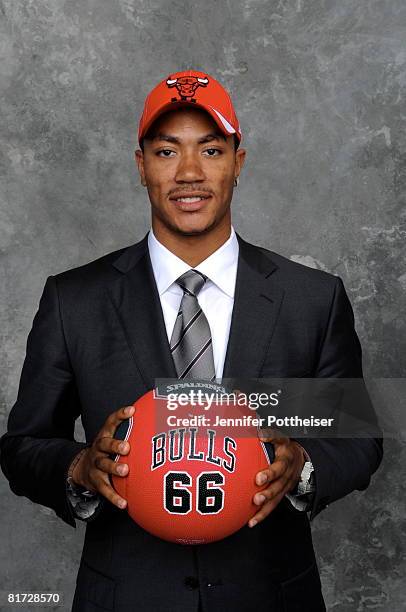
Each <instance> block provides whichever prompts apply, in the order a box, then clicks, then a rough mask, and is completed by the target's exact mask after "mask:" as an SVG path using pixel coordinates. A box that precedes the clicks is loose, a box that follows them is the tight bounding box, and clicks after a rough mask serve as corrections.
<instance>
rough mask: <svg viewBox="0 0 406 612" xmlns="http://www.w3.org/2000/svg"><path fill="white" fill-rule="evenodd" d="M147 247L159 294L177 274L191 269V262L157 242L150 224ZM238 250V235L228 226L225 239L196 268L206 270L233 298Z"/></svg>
mask: <svg viewBox="0 0 406 612" xmlns="http://www.w3.org/2000/svg"><path fill="white" fill-rule="evenodd" d="M148 249H149V255H150V258H151V263H152V269H153V272H154V277H155V282H156V284H157V288H158V293H159V295H160V296H161V295H162V294H163V293H165V291H167V290H168V289H169V287H170V286H171V285H172V284H173V283H174V282H175V281H176V279H177V278H179V276H181V275H182V274H184V273H185V272H187V270H190V266H189V264H187V263H186V262H185V261H183V260H182V259H180V258H179V257H177V256H176V255H175V254H174V253H172V251H170V250H169V249H167V248H166V247H165V246H164V245H163V244H162V243H161V242H159V240H158V239H157V238H156V236H155V235H154V232H153V230H152V228H151V229H150V231H149V234H148ZM238 252H239V247H238V240H237V236H236V233H235V231H234V228H233V227H232V226H231V233H230V236H229V238H228V239H227V240H226V242H225V243H224V244H222V245H221V247H219V248H218V249H217V251H214V253H212V254H211V255H210V256H209V257H207V259H205V260H204V261H202V262H201V263H200V264H199V265H198V266H196V267H195V270H199V272H202V274H205V275H206V276H207V277H208V278H209V279H210V281H211V282H213V283H214V284H215V285H217V287H218V288H219V289H221V291H223V292H224V293H226V294H227V295H228V296H229V297H231V298H233V297H234V291H235V281H236V277H237V264H238ZM179 289H180V287H179Z"/></svg>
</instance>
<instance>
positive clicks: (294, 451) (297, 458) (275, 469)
mask: <svg viewBox="0 0 406 612" xmlns="http://www.w3.org/2000/svg"><path fill="white" fill-rule="evenodd" d="M260 440H261V441H262V442H271V443H272V444H273V446H274V450H275V459H274V461H273V463H272V464H271V465H270V466H269V468H267V469H266V470H262V471H261V472H258V474H257V475H256V478H255V482H256V483H257V485H259V486H261V485H262V486H263V485H264V484H265V483H267V484H268V485H269V486H267V488H266V489H263V490H262V491H260V492H259V493H256V494H255V495H254V498H253V501H254V504H255V505H257V506H260V507H261V508H260V510H259V511H258V512H257V513H256V515H255V516H253V517H252V519H250V520H249V522H248V527H255V525H257V524H258V523H260V522H261V521H263V520H264V518H266V517H267V516H268V514H270V513H271V512H272V511H273V510H274V509H275V508H276V506H277V505H278V504H279V502H280V501H281V499H283V497H284V496H285V495H286V493H289V491H292V490H293V489H294V488H295V487H296V485H297V484H298V482H299V479H300V475H301V473H302V470H303V466H304V464H305V455H304V452H303V449H302V447H301V446H300V444H299V443H298V442H296V441H295V440H291V439H290V438H286V437H274V438H272V437H268V438H260Z"/></svg>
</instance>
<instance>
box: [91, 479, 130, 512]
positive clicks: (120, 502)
mask: <svg viewBox="0 0 406 612" xmlns="http://www.w3.org/2000/svg"><path fill="white" fill-rule="evenodd" d="M106 478H108V477H106ZM97 490H98V492H99V493H100V494H101V495H103V496H104V497H105V498H106V499H108V501H110V502H111V503H112V504H114V505H115V506H117V508H120V509H121V510H123V509H124V508H125V507H126V506H127V500H125V499H124V498H123V497H121V496H120V495H118V494H117V493H116V491H115V490H114V489H113V487H112V486H111V484H110V483H109V482H107V481H106V480H104V479H102V478H101V479H100V480H99V481H98V483H97Z"/></svg>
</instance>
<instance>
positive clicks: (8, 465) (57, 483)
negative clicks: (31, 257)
mask: <svg viewBox="0 0 406 612" xmlns="http://www.w3.org/2000/svg"><path fill="white" fill-rule="evenodd" d="M80 410H81V408H80V401H79V397H78V392H77V388H76V385H75V377H74V373H73V371H72V367H71V363H70V359H69V355H68V351H67V347H66V343H65V337H64V331H63V325H62V321H61V316H60V308H59V299H58V292H57V282H56V278H55V277H52V276H50V277H49V278H48V279H47V281H46V283H45V287H44V291H43V294H42V297H41V300H40V303H39V308H38V311H37V313H36V315H35V317H34V321H33V325H32V329H31V331H30V333H29V335H28V340H27V350H26V357H25V361H24V365H23V369H22V373H21V379H20V385H19V390H18V395H17V401H16V403H15V404H14V406H13V408H12V409H11V412H10V415H9V419H8V428H7V433H6V434H5V435H3V437H2V438H1V439H0V464H1V468H2V470H3V472H4V474H5V476H6V477H7V479H8V480H9V484H10V488H11V490H12V491H13V492H14V493H15V494H16V495H24V496H26V497H28V498H29V499H30V500H31V501H33V502H35V503H39V504H42V505H43V506H47V507H49V508H52V509H53V510H54V511H55V513H56V514H57V515H58V516H59V517H60V518H62V519H63V520H64V521H65V522H66V523H68V524H69V525H72V526H73V527H76V523H75V514H74V512H73V509H72V506H71V505H70V504H69V501H68V496H67V493H66V477H67V472H68V468H69V465H70V463H71V461H72V460H73V458H74V456H75V455H76V454H77V453H78V452H79V451H80V450H81V449H82V448H83V447H84V446H85V444H84V443H81V442H77V441H75V439H74V427H75V420H76V418H77V417H78V416H79V414H80Z"/></svg>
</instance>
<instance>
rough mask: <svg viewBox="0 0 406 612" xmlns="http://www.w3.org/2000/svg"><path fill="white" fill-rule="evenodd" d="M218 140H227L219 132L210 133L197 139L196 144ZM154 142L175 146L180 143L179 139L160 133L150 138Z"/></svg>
mask: <svg viewBox="0 0 406 612" xmlns="http://www.w3.org/2000/svg"><path fill="white" fill-rule="evenodd" d="M220 138H222V139H223V140H225V141H226V142H227V138H226V137H225V135H224V134H221V133H220V132H210V133H209V134H205V135H204V136H202V137H201V138H199V140H198V141H197V142H198V143H199V144H201V143H203V142H211V141H212V140H220ZM155 140H158V141H160V140H164V141H165V142H173V143H175V144H179V143H180V142H181V141H180V139H179V138H177V137H176V136H172V135H171V134H163V133H162V132H159V133H158V134H156V135H155V136H154V137H153V138H152V141H155Z"/></svg>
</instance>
